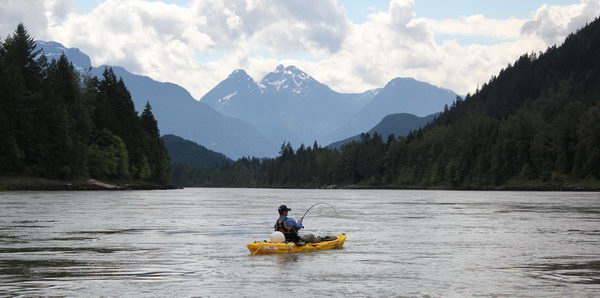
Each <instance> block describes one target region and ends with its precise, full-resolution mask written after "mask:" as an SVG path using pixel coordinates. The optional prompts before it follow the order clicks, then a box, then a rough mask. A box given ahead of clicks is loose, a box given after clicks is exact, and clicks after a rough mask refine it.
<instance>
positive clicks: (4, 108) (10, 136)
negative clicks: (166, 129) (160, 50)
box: [0, 24, 169, 184]
mask: <svg viewBox="0 0 600 298" xmlns="http://www.w3.org/2000/svg"><path fill="white" fill-rule="evenodd" d="M38 55H39V52H37V51H35V43H34V40H33V38H32V37H31V36H29V34H28V33H27V30H25V27H24V26H23V25H22V24H20V25H19V26H17V29H16V31H15V33H14V34H12V35H11V36H9V37H8V38H7V39H6V40H4V41H3V42H2V43H1V44H0V134H1V135H2V138H1V139H0V155H1V156H2V159H1V160H0V170H1V173H2V175H10V176H29V177H38V178H51V179H79V178H87V177H93V178H109V179H115V180H120V179H131V178H133V179H139V180H143V181H147V182H154V183H161V184H164V183H166V182H167V180H168V177H169V159H168V157H167V155H166V151H165V149H164V146H163V144H162V142H161V140H160V137H159V131H158V126H157V123H156V120H155V119H154V116H153V115H152V110H151V107H150V105H147V106H146V110H145V111H144V113H143V114H142V116H141V117H138V115H137V113H136V112H135V109H134V106H133V102H132V101H131V95H130V94H129V92H128V91H127V88H126V87H125V83H124V82H123V80H121V79H117V78H116V76H115V74H114V72H113V71H112V69H111V68H107V69H105V71H104V77H103V78H102V79H100V80H98V79H96V78H84V79H83V81H82V78H81V75H80V74H79V73H78V72H77V71H76V70H75V69H74V67H73V65H72V64H71V63H69V62H68V61H67V58H66V57H65V56H64V55H63V56H61V57H60V58H59V59H57V60H54V61H51V62H50V63H48V61H47V59H46V57H45V56H41V58H36V57H38Z"/></svg>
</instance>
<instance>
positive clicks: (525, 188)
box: [182, 185, 600, 192]
mask: <svg viewBox="0 0 600 298" xmlns="http://www.w3.org/2000/svg"><path fill="white" fill-rule="evenodd" d="M182 188H240V189H242V188H250V189H260V188H263V189H302V190H306V189H314V190H328V189H331V190H437V191H497V192H502V191H506V192H509V191H521V192H600V186H582V185H520V186H515V185H503V186H495V187H481V188H476V187H454V188H452V187H418V186H389V185H387V186H374V185H327V186H317V187H315V186H183V187H182Z"/></svg>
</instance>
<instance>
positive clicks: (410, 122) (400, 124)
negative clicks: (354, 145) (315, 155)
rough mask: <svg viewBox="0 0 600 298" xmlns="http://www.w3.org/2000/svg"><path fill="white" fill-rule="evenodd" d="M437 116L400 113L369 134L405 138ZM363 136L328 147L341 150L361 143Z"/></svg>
mask: <svg viewBox="0 0 600 298" xmlns="http://www.w3.org/2000/svg"><path fill="white" fill-rule="evenodd" d="M436 115H437V114H432V115H429V116H425V117H418V116H415V115H413V114H407V113H398V114H391V115H388V116H386V117H385V118H383V120H381V122H379V123H378V124H377V125H376V126H375V127H373V128H372V129H371V130H369V131H368V132H367V133H368V134H370V135H373V134H375V133H377V134H379V135H380V136H381V137H382V138H383V139H384V140H386V139H387V138H388V137H389V136H391V135H394V136H395V137H405V136H406V135H408V134H409V133H410V132H411V131H413V130H417V129H419V128H421V127H423V126H425V125H426V124H427V123H429V122H431V121H433V119H435V116H436ZM360 140H361V134H359V135H355V136H353V137H350V138H347V139H344V140H341V141H338V142H335V143H332V144H331V145H329V146H327V147H328V148H335V149H339V148H340V147H342V145H344V144H348V143H350V142H354V141H360Z"/></svg>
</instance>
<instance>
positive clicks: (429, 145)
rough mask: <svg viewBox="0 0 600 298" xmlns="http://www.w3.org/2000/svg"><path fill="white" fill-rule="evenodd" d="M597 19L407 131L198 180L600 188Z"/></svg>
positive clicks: (286, 149)
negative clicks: (423, 124) (393, 136)
mask: <svg viewBox="0 0 600 298" xmlns="http://www.w3.org/2000/svg"><path fill="white" fill-rule="evenodd" d="M599 57H600V21H599V20H595V21H594V22H592V23H591V24H589V25H588V26H586V27H585V28H583V29H581V30H579V31H578V32H577V33H574V34H572V35H570V36H569V37H568V38H567V39H566V40H565V42H564V44H563V45H561V46H553V47H551V48H549V49H547V50H546V52H544V53H539V54H525V55H523V56H522V57H520V58H519V59H518V60H517V61H516V62H515V64H514V65H509V66H508V67H507V68H506V69H504V70H502V71H501V72H500V74H499V75H498V76H497V77H493V78H492V79H491V80H490V81H489V82H488V83H487V84H484V85H483V87H482V88H481V90H478V91H477V92H476V93H475V94H474V95H467V96H466V98H464V100H463V99H458V100H457V101H456V102H455V103H454V104H453V105H452V106H451V107H448V108H447V109H445V110H444V111H443V112H442V113H441V114H440V115H439V117H437V119H436V120H435V121H434V122H433V123H431V124H429V125H427V126H426V127H425V128H423V129H420V130H418V131H415V132H413V133H411V134H409V135H408V136H407V137H401V138H398V139H396V138H389V139H387V140H382V138H381V137H380V136H377V135H376V136H368V135H365V136H363V138H362V140H361V141H360V142H353V143H350V144H347V145H345V146H343V147H342V148H341V149H340V150H339V151H338V150H330V149H326V148H320V147H318V146H316V145H314V146H313V147H309V148H305V147H300V148H299V149H298V150H296V151H294V150H292V148H291V146H282V150H281V155H280V156H279V157H278V158H276V159H269V160H258V159H241V160H239V161H237V162H236V163H235V164H233V165H231V166H223V167H220V168H205V171H207V172H210V173H211V175H198V179H197V180H196V181H195V184H196V185H211V186H258V187H324V186H329V185H338V186H345V185H359V186H360V185H363V186H370V187H425V188H471V189H488V188H531V189H600V182H599V179H600V59H598V58H599Z"/></svg>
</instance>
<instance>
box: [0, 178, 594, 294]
mask: <svg viewBox="0 0 600 298" xmlns="http://www.w3.org/2000/svg"><path fill="white" fill-rule="evenodd" d="M317 202H327V203H329V204H332V205H333V206H335V207H336V209H337V211H338V212H339V214H340V216H341V217H337V216H336V215H335V212H333V211H332V210H331V209H330V208H329V207H327V206H325V205H320V206H317V207H315V208H313V210H311V212H310V213H308V215H307V216H306V218H305V221H304V225H305V227H306V230H307V232H310V233H317V234H333V233H346V234H348V235H349V236H348V239H347V241H346V244H345V247H344V249H342V250H334V251H323V252H316V253H306V254H293V255H283V256H249V253H248V250H247V249H246V244H247V243H249V242H252V241H255V240H264V239H267V238H268V237H269V235H270V233H271V230H272V226H273V223H274V221H275V219H276V218H277V212H276V209H277V206H278V205H279V204H282V203H284V204H287V205H288V206H289V207H291V208H292V209H293V210H292V211H291V212H290V216H292V217H294V218H299V217H301V216H302V214H303V213H304V211H305V210H306V209H307V208H308V207H310V206H311V205H312V204H314V203H317ZM599 292H600V198H599V195H598V193H557V192H554V193H552V192H544V193H537V192H454V191H392V190H271V189H268V190H267V189H185V190H174V191H135V192H14V193H10V192H8V193H7V192H5V193H1V194H0V295H35V296H37V295H44V296H46V295H52V296H54V295H58V296H101V295H106V296H223V295H235V296H259V295H267V296H273V295H276V294H283V295H294V296H296V295H311V296H312V295H320V296H323V295H328V296H330V295H331V296H367V295H368V296H394V295H399V296H425V295H430V296H451V295H456V296H474V295H482V296H499V295H507V296H531V297H540V296H594V295H597V293H599Z"/></svg>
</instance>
